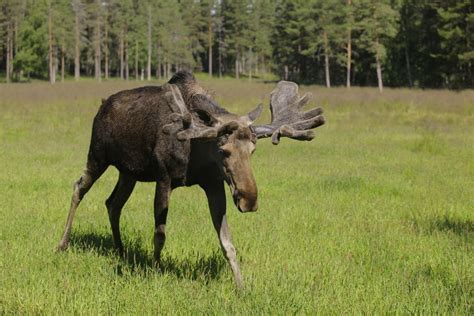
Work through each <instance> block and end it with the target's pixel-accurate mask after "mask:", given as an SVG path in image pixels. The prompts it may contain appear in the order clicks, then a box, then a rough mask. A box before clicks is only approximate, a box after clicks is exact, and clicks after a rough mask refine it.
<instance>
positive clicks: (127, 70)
mask: <svg viewBox="0 0 474 316" xmlns="http://www.w3.org/2000/svg"><path fill="white" fill-rule="evenodd" d="M124 50H125V80H127V81H128V79H129V78H130V67H129V65H128V42H127V41H125V48H124Z"/></svg>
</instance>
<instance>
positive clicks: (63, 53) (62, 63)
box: [61, 44, 66, 82]
mask: <svg viewBox="0 0 474 316" xmlns="http://www.w3.org/2000/svg"><path fill="white" fill-rule="evenodd" d="M65 55H66V50H65V49H64V44H62V45H61V82H64V57H65Z"/></svg>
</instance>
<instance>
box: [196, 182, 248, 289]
mask: <svg viewBox="0 0 474 316" xmlns="http://www.w3.org/2000/svg"><path fill="white" fill-rule="evenodd" d="M203 189H204V191H205V192H206V196H207V200H208V203H209V210H210V211H211V217H212V223H213V225H214V228H215V230H216V233H217V236H218V237H219V242H220V245H221V249H222V252H223V253H224V256H225V257H226V259H227V261H228V262H229V264H230V267H231V269H232V273H233V274H234V280H235V283H236V285H237V287H238V288H239V289H242V288H243V286H244V285H243V280H242V274H241V273H240V267H239V263H238V261H237V252H236V250H235V247H234V245H233V244H232V237H231V234H230V229H229V227H228V226H227V216H226V198H225V191H224V183H223V182H219V183H215V184H212V185H206V186H203Z"/></svg>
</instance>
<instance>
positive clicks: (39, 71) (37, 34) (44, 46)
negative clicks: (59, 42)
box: [14, 0, 48, 78]
mask: <svg viewBox="0 0 474 316" xmlns="http://www.w3.org/2000/svg"><path fill="white" fill-rule="evenodd" d="M33 2H34V4H35V5H32V4H33ZM27 4H28V6H27V11H26V12H25V18H24V19H23V21H22V23H21V26H20V28H19V29H20V31H19V36H18V43H17V45H18V51H17V53H16V55H15V59H14V68H15V69H18V70H20V69H21V70H22V71H23V72H24V73H25V75H26V76H27V77H30V76H36V77H39V78H46V77H47V64H48V60H47V58H45V56H47V54H48V25H47V24H46V23H44V19H45V16H47V12H48V3H47V1H45V0H39V1H32V0H29V1H28V2H27Z"/></svg>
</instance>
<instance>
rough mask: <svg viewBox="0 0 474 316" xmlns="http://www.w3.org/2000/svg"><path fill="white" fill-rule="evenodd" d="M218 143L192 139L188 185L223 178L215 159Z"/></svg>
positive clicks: (187, 176) (187, 177)
mask: <svg viewBox="0 0 474 316" xmlns="http://www.w3.org/2000/svg"><path fill="white" fill-rule="evenodd" d="M216 152H217V144H216V142H215V141H202V140H197V139H193V140H191V153H190V157H189V164H188V171H187V175H186V185H187V186H191V185H194V184H204V183H205V182H207V181H209V179H212V180H213V181H216V180H223V179H224V178H223V176H222V174H221V172H220V171H219V169H218V167H217V163H216V160H215V157H216Z"/></svg>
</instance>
